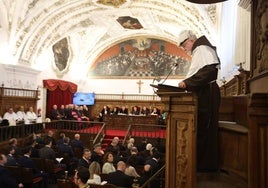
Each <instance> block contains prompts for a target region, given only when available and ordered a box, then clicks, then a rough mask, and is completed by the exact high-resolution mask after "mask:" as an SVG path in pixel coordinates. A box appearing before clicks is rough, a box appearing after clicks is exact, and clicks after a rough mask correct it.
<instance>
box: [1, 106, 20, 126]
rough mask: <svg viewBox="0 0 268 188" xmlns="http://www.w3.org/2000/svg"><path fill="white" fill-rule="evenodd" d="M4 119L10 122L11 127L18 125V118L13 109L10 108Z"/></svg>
mask: <svg viewBox="0 0 268 188" xmlns="http://www.w3.org/2000/svg"><path fill="white" fill-rule="evenodd" d="M3 119H7V120H8V122H9V125H16V121H17V120H18V116H17V114H16V113H15V112H14V111H13V108H12V107H9V108H8V110H7V112H6V113H5V114H4V116H3Z"/></svg>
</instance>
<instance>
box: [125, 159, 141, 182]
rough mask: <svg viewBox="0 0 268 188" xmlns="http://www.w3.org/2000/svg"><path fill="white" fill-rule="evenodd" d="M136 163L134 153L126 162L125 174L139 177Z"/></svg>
mask: <svg viewBox="0 0 268 188" xmlns="http://www.w3.org/2000/svg"><path fill="white" fill-rule="evenodd" d="M136 165H137V161H136V157H135V155H131V156H130V157H129V158H128V160H127V162H126V170H125V174H126V175H128V176H131V177H134V178H137V177H140V175H139V174H138V173H137V171H136V169H135V166H136Z"/></svg>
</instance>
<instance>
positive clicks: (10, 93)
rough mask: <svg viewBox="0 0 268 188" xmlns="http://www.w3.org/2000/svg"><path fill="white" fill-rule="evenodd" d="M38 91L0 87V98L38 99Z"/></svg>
mask: <svg viewBox="0 0 268 188" xmlns="http://www.w3.org/2000/svg"><path fill="white" fill-rule="evenodd" d="M38 91H39V90H31V89H19V88H8V87H0V96H2V97H29V98H38V95H39V93H38Z"/></svg>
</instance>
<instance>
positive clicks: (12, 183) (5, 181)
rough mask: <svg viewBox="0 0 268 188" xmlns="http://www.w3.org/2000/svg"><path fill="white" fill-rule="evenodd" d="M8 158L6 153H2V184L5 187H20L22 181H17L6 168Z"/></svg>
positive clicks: (0, 179)
mask: <svg viewBox="0 0 268 188" xmlns="http://www.w3.org/2000/svg"><path fill="white" fill-rule="evenodd" d="M6 162H7V158H6V156H5V155H4V154H0V186H1V187H3V188H18V187H19V188H20V187H23V184H22V183H17V181H16V179H15V178H13V177H12V175H11V174H10V172H9V171H8V170H7V169H6V168H5V165H6Z"/></svg>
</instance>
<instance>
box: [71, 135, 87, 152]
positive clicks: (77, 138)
mask: <svg viewBox="0 0 268 188" xmlns="http://www.w3.org/2000/svg"><path fill="white" fill-rule="evenodd" d="M71 146H72V147H73V148H80V149H81V151H83V149H84V144H83V142H82V140H80V134H78V133H77V134H75V135H74V139H73V140H72V141H71Z"/></svg>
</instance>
